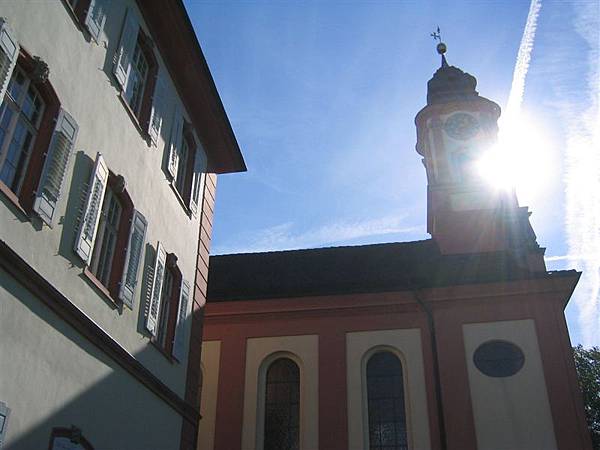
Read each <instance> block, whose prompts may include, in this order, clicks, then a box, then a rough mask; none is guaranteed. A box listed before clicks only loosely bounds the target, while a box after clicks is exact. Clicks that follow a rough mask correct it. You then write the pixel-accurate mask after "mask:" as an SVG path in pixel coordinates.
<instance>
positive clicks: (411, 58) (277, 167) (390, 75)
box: [185, 0, 600, 345]
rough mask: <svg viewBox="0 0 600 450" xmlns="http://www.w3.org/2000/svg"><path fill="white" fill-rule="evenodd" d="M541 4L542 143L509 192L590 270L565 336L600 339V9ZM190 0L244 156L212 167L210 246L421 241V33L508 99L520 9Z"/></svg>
mask: <svg viewBox="0 0 600 450" xmlns="http://www.w3.org/2000/svg"><path fill="white" fill-rule="evenodd" d="M538 3H539V4H540V5H541V9H540V10H539V14H537V15H536V17H535V18H536V19H537V27H534V31H535V35H534V36H532V42H531V43H532V45H533V47H532V48H531V51H530V52H529V54H530V57H531V60H530V64H529V67H528V70H526V77H525V86H524V91H523V95H522V96H520V95H518V97H519V101H520V102H521V107H520V111H521V115H522V116H521V117H524V119H523V121H524V122H523V123H526V124H527V131H526V134H527V136H528V139H529V140H528V141H527V142H528V145H529V146H530V147H532V148H533V147H535V149H536V151H535V152H534V153H533V155H534V156H535V157H534V158H533V159H532V158H531V157H530V158H529V159H528V158H525V157H524V158H523V159H522V161H523V163H522V164H521V166H522V167H524V170H523V172H525V173H527V174H531V176H530V177H529V176H528V178H529V180H528V182H527V183H526V184H527V187H526V188H523V189H521V191H519V185H517V189H518V194H519V199H520V203H521V204H522V205H527V206H529V207H530V209H531V211H532V212H533V215H532V217H531V220H532V224H533V226H534V229H535V231H536V234H537V236H538V242H539V243H540V244H541V245H542V246H544V247H546V248H547V251H546V256H547V257H549V258H548V260H547V265H548V268H549V269H551V270H556V269H565V268H578V269H580V270H584V275H583V277H582V280H581V282H580V285H579V286H578V288H577V291H576V292H575V295H574V296H573V299H572V300H571V303H570V306H569V307H568V309H567V318H568V324H569V329H570V332H571V339H572V341H573V342H574V343H579V342H582V343H584V344H586V345H600V335H599V334H598V328H600V321H599V319H600V312H599V311H600V308H599V307H598V304H599V303H598V301H597V297H598V290H599V289H600V278H599V277H600V275H599V274H600V271H599V268H600V184H598V183H600V181H599V180H600V152H598V150H597V149H598V148H600V142H599V139H600V115H599V114H598V86H599V85H600V83H599V80H600V78H598V65H599V54H598V51H599V47H600V34H599V31H598V30H599V29H600V6H599V2H597V1H589V2H584V1H581V2H562V1H561V2H558V1H553V2H549V1H543V0H542V1H539V2H538ZM185 4H186V7H187V9H188V12H189V14H190V17H191V18H192V22H193V24H194V27H195V29H196V33H197V35H198V37H199V40H200V42H201V44H202V47H203V50H204V53H205V56H206V59H207V61H208V64H209V66H210V68H211V71H212V74H213V77H214V79H215V82H216V85H217V88H218V89H219V92H220V94H221V98H222V100H223V103H224V105H225V109H226V110H227V113H228V115H229V118H230V120H231V123H232V126H233V129H234V131H235V133H236V136H237V139H238V142H239V144H240V147H241V148H242V151H243V153H244V157H245V159H246V163H247V166H248V172H247V173H243V174H233V175H225V176H221V177H219V182H218V189H217V191H218V195H217V208H216V216H215V228H214V235H213V253H237V252H247V251H267V250H280V249H294V248H306V247H320V246H332V245H354V244H363V243H376V242H394V241H410V240H417V239H425V238H428V235H427V233H426V225H425V219H426V178H425V170H424V168H423V166H422V164H421V162H420V157H419V155H418V154H417V153H416V151H415V150H414V146H415V140H416V134H415V127H414V117H415V115H416V113H417V112H418V111H419V110H420V109H421V108H422V107H423V106H424V105H425V96H426V85H427V80H429V78H431V76H432V74H433V73H434V72H435V70H436V69H437V67H438V66H439V56H438V55H437V54H436V53H435V44H434V42H433V40H432V38H431V37H430V36H429V33H430V32H431V31H433V30H434V29H435V27H436V26H438V25H439V26H440V27H441V29H442V37H443V40H444V41H445V42H446V43H447V45H448V53H447V56H448V61H449V63H450V64H452V65H456V66H458V67H460V68H462V69H463V70H465V71H467V72H469V73H471V74H473V75H475V76H476V77H477V80H478V91H479V93H480V94H481V95H483V96H485V97H487V98H489V99H491V100H493V101H495V102H497V103H498V104H499V105H500V106H501V107H502V108H503V109H504V108H505V106H506V103H507V101H508V98H509V95H510V92H511V86H512V84H513V72H514V69H515V63H516V60H517V54H518V51H519V47H520V44H521V40H522V36H523V31H524V27H525V24H526V22H527V19H528V13H529V10H530V2H529V1H508V0H506V1H490V2H487V1H486V2H482V1H468V2H442V1H390V0H388V1H383V0H381V1H363V2H359V1H335V0H332V1H321V2H300V1H297V2H296V1H270V2H259V1H226V0H221V1H196V0H186V1H185ZM529 17H530V18H531V15H530V16H529ZM529 130H532V131H531V132H529ZM521 133H523V131H521ZM597 184H598V185H597Z"/></svg>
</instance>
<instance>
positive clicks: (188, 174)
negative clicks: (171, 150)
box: [175, 127, 195, 202]
mask: <svg viewBox="0 0 600 450" xmlns="http://www.w3.org/2000/svg"><path fill="white" fill-rule="evenodd" d="M185 131H186V128H185V127H184V136H183V139H182V144H181V148H180V149H179V164H178V166H177V175H176V177H175V187H176V188H177V191H178V192H179V193H180V194H181V196H182V197H183V198H184V199H185V200H186V201H188V202H189V197H190V194H191V187H192V186H191V184H192V183H191V179H192V170H193V164H194V162H193V153H192V151H191V149H192V148H195V145H194V140H193V138H192V137H191V136H190V135H189V134H188V133H185Z"/></svg>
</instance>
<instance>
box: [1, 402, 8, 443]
mask: <svg viewBox="0 0 600 450" xmlns="http://www.w3.org/2000/svg"><path fill="white" fill-rule="evenodd" d="M9 415H10V408H9V407H8V406H6V403H4V402H0V448H2V445H3V444H4V441H5V439H6V429H7V428H8V416H9Z"/></svg>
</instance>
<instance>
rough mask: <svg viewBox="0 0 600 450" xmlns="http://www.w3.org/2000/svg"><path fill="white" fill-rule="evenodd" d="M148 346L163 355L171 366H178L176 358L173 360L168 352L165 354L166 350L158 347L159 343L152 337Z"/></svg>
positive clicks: (160, 346)
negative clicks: (150, 345)
mask: <svg viewBox="0 0 600 450" xmlns="http://www.w3.org/2000/svg"><path fill="white" fill-rule="evenodd" d="M150 344H152V346H153V347H154V348H155V349H157V350H158V351H159V352H160V354H161V355H163V356H164V357H165V358H166V359H167V361H169V362H170V363H171V364H176V363H177V364H179V361H178V360H177V358H175V357H174V356H173V355H170V354H169V352H167V350H166V349H165V348H164V347H163V346H162V345H160V343H159V342H158V341H157V340H156V339H155V338H154V337H152V338H151V339H150Z"/></svg>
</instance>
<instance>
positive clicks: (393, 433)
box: [367, 351, 408, 450]
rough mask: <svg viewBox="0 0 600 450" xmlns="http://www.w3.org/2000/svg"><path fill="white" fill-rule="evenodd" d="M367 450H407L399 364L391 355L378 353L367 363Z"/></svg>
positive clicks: (404, 410)
mask: <svg viewBox="0 0 600 450" xmlns="http://www.w3.org/2000/svg"><path fill="white" fill-rule="evenodd" d="M367 401H368V405H367V408H368V416H369V448H370V450H407V449H408V439H407V430H406V409H405V405H404V380H403V376H402V364H401V363H400V360H399V359H398V357H397V356H396V355H394V354H393V353H391V352H386V351H383V352H377V353H375V354H374V355H373V356H371V358H369V361H368V362H367Z"/></svg>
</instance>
